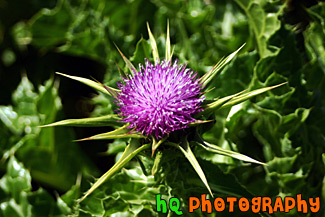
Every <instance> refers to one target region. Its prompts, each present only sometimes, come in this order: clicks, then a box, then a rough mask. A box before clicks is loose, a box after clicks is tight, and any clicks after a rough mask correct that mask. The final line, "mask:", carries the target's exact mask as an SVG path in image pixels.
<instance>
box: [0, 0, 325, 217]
mask: <svg viewBox="0 0 325 217" xmlns="http://www.w3.org/2000/svg"><path fill="white" fill-rule="evenodd" d="M167 20H169V23H170V34H171V41H172V44H174V45H175V51H174V57H176V58H177V59H179V60H180V61H181V62H183V63H187V64H188V66H189V67H191V68H192V69H193V70H195V71H197V72H198V73H199V75H202V74H203V73H204V72H206V71H207V70H209V69H210V68H211V67H212V66H213V65H214V64H215V63H216V62H218V60H219V59H220V58H221V57H223V56H225V55H227V54H229V53H231V52H233V51H234V50H236V49H237V48H238V47H239V46H241V45H242V44H244V43H246V46H245V47H244V49H243V51H241V52H240V54H239V56H238V57H236V58H235V60H234V61H232V62H231V64H230V65H229V66H227V67H226V68H225V70H224V71H223V72H222V73H221V74H220V75H219V76H218V77H217V78H215V79H214V80H213V82H212V83H211V87H214V89H213V90H212V91H211V92H209V93H208V94H207V96H208V97H210V98H215V97H222V96H226V95H230V94H233V93H236V92H239V91H241V90H244V89H255V88H258V87H262V86H269V85H273V84H278V83H282V82H288V84H287V85H286V86H285V87H281V88H278V89H275V90H272V91H271V92H269V93H267V94H264V95H262V96H258V97H255V98H254V99H252V100H250V101H248V102H245V103H242V104H240V105H238V106H235V107H234V108H232V109H228V110H222V111H220V112H219V113H218V114H217V115H216V117H215V119H216V122H215V123H210V124H207V125H205V126H204V127H203V128H202V129H201V130H202V131H203V132H204V138H205V139H206V140H208V141H209V142H211V143H214V144H217V145H219V146H222V147H223V148H227V149H231V150H235V151H240V152H241V153H243V154H246V155H248V156H250V157H253V158H255V159H257V160H260V161H263V162H266V163H267V164H268V165H267V166H264V167H263V166H260V165H250V164H244V163H242V162H239V161H236V160H233V159H229V158H226V157H223V156H218V155H214V154H211V153H206V152H205V151H204V150H201V149H199V148H197V149H196V150H195V152H196V155H197V156H198V158H199V161H200V164H201V165H202V168H203V170H204V172H205V173H206V175H207V179H208V181H209V183H210V186H211V188H212V191H213V192H214V193H215V194H216V195H217V196H238V197H240V196H245V197H248V198H249V197H253V196H270V197H276V196H281V197H284V196H295V195H297V194H300V193H301V194H302V195H303V197H304V198H309V197H320V198H321V209H320V211H319V212H318V213H308V214H301V213H297V212H296V211H295V210H293V211H292V212H290V213H274V214H272V215H270V216H320V217H323V216H324V212H325V208H324V205H323V204H324V199H325V187H324V186H325V179H324V173H325V172H324V164H325V154H324V153H325V137H324V133H325V108H324V103H325V97H324V77H325V76H324V74H325V4H324V2H323V1H317V0H287V1H284V0H283V1H280V0H252V1H250V0H232V1H219V0H204V1H202V0H150V1H147V0H91V1H90V0H89V1H87V0H57V1H55V0H47V1H44V0H42V1H41V0H24V1H19V0H0V93H1V94H0V177H1V179H0V216H5V217H15V216H19V217H25V216H67V215H73V216H157V215H158V213H157V212H156V211H155V195H156V194H158V193H160V194H162V195H163V197H164V198H169V197H172V196H173V197H178V198H181V202H182V205H183V207H182V210H183V212H184V216H187V215H189V216H190V215H199V216H206V214H205V213H203V214H202V213H200V212H196V213H195V214H189V213H187V212H186V206H187V202H188V201H187V199H188V197H189V196H198V195H200V194H203V193H207V192H206V189H205V187H204V185H203V184H202V183H201V181H200V179H199V177H197V175H196V174H195V172H194V171H193V169H192V168H191V166H190V165H189V164H188V162H187V161H186V159H184V157H183V156H182V155H180V154H178V153H175V151H174V150H169V149H168V148H164V147H162V150H163V149H165V150H163V151H161V152H158V155H159V158H161V163H160V164H159V165H158V167H156V166H157V165H155V166H153V165H154V159H152V158H150V157H147V155H146V153H144V155H143V156H139V157H138V158H137V161H132V162H131V163H129V164H128V166H127V169H124V170H122V171H121V172H120V173H118V174H117V175H115V176H114V177H113V178H112V179H111V180H109V181H108V182H107V183H106V184H104V185H103V186H102V187H101V188H99V189H98V190H96V191H95V192H94V193H93V194H92V195H91V196H89V197H88V198H87V199H86V200H85V201H83V202H82V203H80V204H76V203H75V200H76V199H78V198H80V197H81V196H82V193H83V192H85V191H86V190H87V189H88V188H89V186H90V183H91V182H94V180H95V179H94V177H99V176H100V174H103V173H104V172H106V171H107V169H109V168H110V167H111V166H112V165H113V163H114V161H115V157H118V156H119V153H120V152H121V150H123V148H124V147H125V145H126V142H127V141H124V140H115V141H108V142H107V141H96V142H95V141H92V142H78V143H77V142H73V140H74V139H77V138H84V137H87V136H90V135H93V134H96V133H101V132H105V130H106V131H107V130H110V129H111V128H110V127H103V128H96V129H94V128H86V129H79V128H70V127H58V128H40V127H39V126H41V125H44V124H48V123H51V122H54V121H56V120H61V119H64V118H82V117H89V116H99V115H104V114H109V113H113V112H114V107H115V106H114V104H112V103H111V102H110V99H108V98H105V96H103V95H101V94H100V95H98V94H97V93H96V92H94V91H93V90H92V89H90V88H88V87H86V86H84V85H82V84H79V83H77V82H74V81H72V80H68V79H64V78H58V77H57V76H55V75H54V72H56V71H59V72H62V73H66V74H70V75H78V76H81V77H86V78H90V77H93V78H96V79H97V80H100V81H102V82H104V83H106V84H109V85H111V86H116V82H117V81H119V73H118V68H119V67H120V68H122V70H123V69H125V68H124V64H123V60H122V58H121V57H120V56H119V54H118V52H117V50H116V48H115V46H114V43H115V44H116V45H117V46H118V47H119V48H120V49H121V50H122V52H123V53H124V54H125V55H126V56H128V57H130V58H131V60H132V61H133V62H134V63H135V65H138V64H139V63H143V61H144V58H149V59H150V57H151V53H150V49H149V45H148V41H147V39H148V34H147V30H146V22H149V24H150V26H151V29H152V31H153V33H154V35H155V36H156V37H157V38H158V40H157V42H158V47H160V48H161V49H160V51H163V49H162V48H164V42H165V39H164V37H165V33H166V26H167ZM160 36H161V37H160ZM163 55H164V54H163V53H161V56H163ZM152 172H154V175H151V174H152ZM225 214H226V213H214V214H212V215H211V216H224V215H225ZM170 215H171V216H172V215H175V214H173V213H170ZM232 215H233V216H243V215H247V216H269V215H268V214H266V213H259V214H253V213H247V214H243V213H239V212H235V213H232ZM159 216H165V215H163V214H159Z"/></svg>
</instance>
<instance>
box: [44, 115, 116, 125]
mask: <svg viewBox="0 0 325 217" xmlns="http://www.w3.org/2000/svg"><path fill="white" fill-rule="evenodd" d="M120 120H121V118H119V117H118V115H105V116H102V117H95V118H80V119H67V120H62V121H58V122H55V123H52V124H47V125H44V126H41V127H55V126H74V127H101V126H116V125H119V122H117V121H120Z"/></svg>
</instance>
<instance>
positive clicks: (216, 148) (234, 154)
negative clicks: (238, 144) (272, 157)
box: [197, 141, 266, 165]
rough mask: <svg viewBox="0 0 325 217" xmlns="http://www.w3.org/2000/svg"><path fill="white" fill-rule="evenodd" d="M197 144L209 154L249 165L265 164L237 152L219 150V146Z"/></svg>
mask: <svg viewBox="0 0 325 217" xmlns="http://www.w3.org/2000/svg"><path fill="white" fill-rule="evenodd" d="M197 144H198V145H200V146H201V147H203V148H204V149H205V150H207V151H210V152H214V153H217V154H221V155H225V156H228V157H232V158H235V159H238V160H242V161H246V162H250V163H256V164H261V165H266V164H265V163H262V162H260V161H257V160H254V159H253V158H250V157H248V156H246V155H243V154H240V153H238V152H234V151H230V150H226V149H223V148H221V147H219V146H216V145H213V144H210V143H208V142H205V141H201V142H197Z"/></svg>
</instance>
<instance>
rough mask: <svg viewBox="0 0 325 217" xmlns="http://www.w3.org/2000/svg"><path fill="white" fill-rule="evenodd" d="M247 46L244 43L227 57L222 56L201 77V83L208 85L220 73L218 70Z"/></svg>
mask: <svg viewBox="0 0 325 217" xmlns="http://www.w3.org/2000/svg"><path fill="white" fill-rule="evenodd" d="M244 46H245V44H243V45H242V46H241V47H240V48H238V49H237V50H236V51H235V52H233V53H231V54H230V55H229V56H227V57H226V58H222V59H221V60H220V61H219V62H218V63H217V64H216V65H215V66H214V67H213V68H212V69H211V70H210V71H209V72H207V73H205V74H204V75H203V76H202V77H201V78H200V79H199V81H200V83H201V84H203V86H206V85H207V84H208V83H209V82H210V81H211V80H212V79H213V78H214V76H216V75H217V74H218V72H219V71H220V70H221V69H222V68H223V67H224V66H225V65H227V64H228V63H229V62H230V61H231V60H232V59H233V58H234V57H235V56H236V55H237V53H238V52H239V51H240V50H241V49H242V48H243V47H244Z"/></svg>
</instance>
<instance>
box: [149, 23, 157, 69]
mask: <svg viewBox="0 0 325 217" xmlns="http://www.w3.org/2000/svg"><path fill="white" fill-rule="evenodd" d="M147 29H148V34H149V39H150V45H151V49H152V55H153V59H154V61H155V63H159V62H160V59H159V53H158V48H157V43H156V40H155V37H154V36H153V34H152V33H151V30H150V27H149V23H147Z"/></svg>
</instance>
